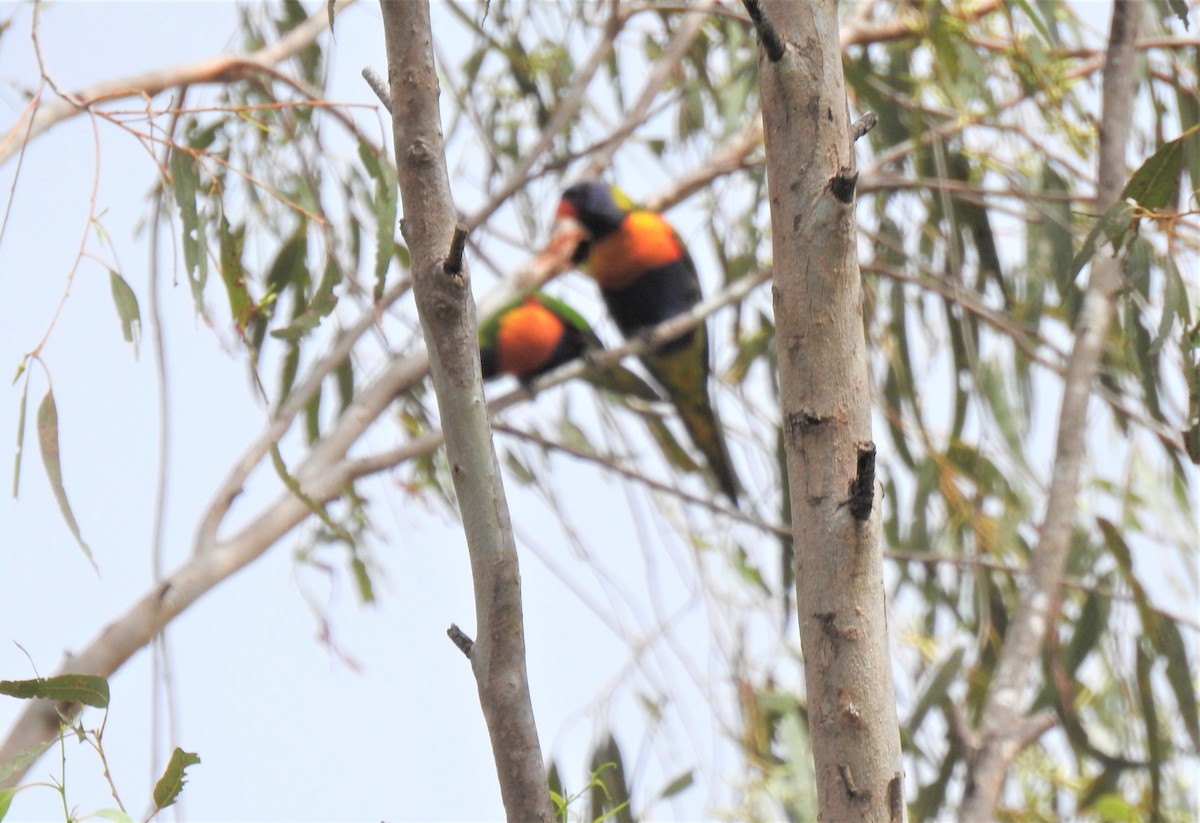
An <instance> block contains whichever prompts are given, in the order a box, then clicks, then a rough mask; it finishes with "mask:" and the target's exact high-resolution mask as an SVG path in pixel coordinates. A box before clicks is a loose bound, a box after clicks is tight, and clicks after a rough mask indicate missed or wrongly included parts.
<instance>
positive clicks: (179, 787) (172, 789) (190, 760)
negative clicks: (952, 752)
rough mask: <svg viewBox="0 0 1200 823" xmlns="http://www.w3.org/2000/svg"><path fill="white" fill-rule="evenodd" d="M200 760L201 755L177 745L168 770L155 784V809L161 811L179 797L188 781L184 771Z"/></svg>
mask: <svg viewBox="0 0 1200 823" xmlns="http://www.w3.org/2000/svg"><path fill="white" fill-rule="evenodd" d="M199 762H200V757H199V755H196V754H193V753H192V752H185V751H184V750H183V749H181V748H179V747H178V746H176V747H175V751H174V752H172V753H171V762H170V763H168V764H167V768H166V771H164V772H163V776H162V777H160V778H159V779H158V782H157V783H155V784H154V795H153V796H154V808H155V811H161V810H162V809H165V808H167V807H168V806H170V805H171V804H172V803H174V802H175V801H176V800H178V799H179V793H180V792H181V791H183V785H184V783H186V782H187V781H185V780H184V772H186V771H187V767H188V766H195V765H197V764H198V763H199Z"/></svg>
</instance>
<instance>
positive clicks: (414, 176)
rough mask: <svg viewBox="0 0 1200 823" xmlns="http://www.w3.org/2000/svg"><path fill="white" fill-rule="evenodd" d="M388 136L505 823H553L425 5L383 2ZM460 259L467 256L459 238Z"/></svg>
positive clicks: (474, 658) (518, 587) (423, 1)
mask: <svg viewBox="0 0 1200 823" xmlns="http://www.w3.org/2000/svg"><path fill="white" fill-rule="evenodd" d="M380 5H381V8H382V10H383V23H384V37H385V40H386V43H387V61H388V86H389V89H390V92H391V99H392V132H393V135H394V139H395V150H396V169H397V175H398V178H399V183H400V195H401V201H402V203H403V206H404V218H403V220H402V221H401V226H402V230H403V233H404V237H405V240H406V241H407V243H408V246H409V249H410V251H411V253H412V271H413V296H414V298H415V300H416V305H417V314H418V316H419V317H420V319H421V327H422V331H423V333H424V336H425V345H426V348H427V349H428V351H429V368H430V373H431V376H432V379H433V388H434V392H435V394H436V395H437V401H438V411H439V414H440V416H441V420H442V429H443V431H444V432H445V436H446V455H447V458H448V460H449V463H450V473H451V477H452V479H453V482H454V490H455V493H456V495H457V497H458V508H459V513H460V516H461V517H462V523H463V531H464V532H465V534H466V539H467V548H468V551H469V552H470V557H471V575H472V579H473V582H474V587H475V616H476V621H477V632H478V637H477V638H476V640H475V643H474V645H473V647H472V649H471V652H470V658H471V667H472V669H473V671H474V673H475V679H476V683H477V686H478V688H479V700H480V703H481V705H482V707H483V715H484V718H485V720H486V721H487V727H488V733H489V735H490V736H491V743H492V752H493V756H494V758H495V762H496V772H497V775H498V777H499V780H500V793H501V796H502V797H503V799H504V808H505V813H506V814H507V816H508V819H509V820H510V821H544V823H551V821H552V820H553V819H554V809H553V806H552V805H551V803H550V792H549V787H548V784H547V782H546V773H545V768H544V766H543V764H542V754H541V747H540V746H539V745H538V737H537V727H536V725H535V723H534V717H533V704H532V701H531V699H530V695H529V681H528V676H527V672H526V667H525V630H524V624H523V617H522V612H521V577H520V571H519V569H518V566H517V551H516V544H515V541H514V539H513V533H512V523H511V521H510V519H509V513H508V505H507V502H506V501H505V498H504V487H503V485H502V483H501V479H500V467H499V464H498V462H497V460H496V452H495V449H494V448H493V445H492V433H491V428H490V427H489V424H488V417H487V407H486V405H485V403H484V398H483V383H482V379H481V377H480V367H479V355H478V348H477V347H478V343H477V342H476V321H475V303H474V301H473V300H472V297H471V288H470V280H469V277H468V273H467V269H466V267H465V265H464V264H463V261H462V260H461V259H458V260H457V261H455V260H454V259H453V258H454V257H455V256H456V255H455V254H453V253H451V251H450V249H451V240H452V237H454V236H455V234H456V233H455V226H456V223H457V216H456V212H455V209H454V203H453V201H452V199H451V196H450V179H449V175H448V173H447V170H446V154H445V146H444V142H443V137H442V127H441V116H440V113H439V110H438V95H439V91H440V89H439V85H438V79H437V71H436V68H435V66H434V60H433V37H432V28H431V24H430V18H429V4H428V1H427V0H409V1H408V2H403V3H399V2H388V0H382V2H381V4H380ZM458 241H459V246H458V253H457V256H458V257H459V258H461V241H462V238H461V237H459V238H458Z"/></svg>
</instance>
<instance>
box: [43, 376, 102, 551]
mask: <svg viewBox="0 0 1200 823" xmlns="http://www.w3.org/2000/svg"><path fill="white" fill-rule="evenodd" d="M37 428H38V446H39V447H40V448H41V452H42V465H44V466H45V467H46V476H47V477H48V478H49V479H50V487H51V488H52V489H53V490H54V497H55V499H56V500H58V508H59V509H60V510H61V511H62V515H63V519H64V520H66V521H67V527H68V528H69V529H70V530H71V534H73V535H74V536H75V541H76V542H77V543H78V544H79V547H80V548H81V549H83V553H84V555H85V556H86V557H87V559H88V562H90V563H91V564H92V566H93V567H95V565H96V561H95V559H94V558H93V557H92V550H91V548H90V547H89V546H88V544H87V543H86V542H85V541H84V539H83V535H82V534H81V533H80V531H79V524H78V523H77V522H76V521H75V515H74V513H73V512H72V511H71V503H70V501H68V500H67V489H66V486H64V485H63V474H62V457H61V454H60V452H59V448H58V407H57V406H56V405H55V403H54V392H53V390H47V391H46V396H45V397H43V398H42V402H41V403H40V404H39V405H38V416H37Z"/></svg>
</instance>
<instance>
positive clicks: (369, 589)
mask: <svg viewBox="0 0 1200 823" xmlns="http://www.w3.org/2000/svg"><path fill="white" fill-rule="evenodd" d="M350 570H351V572H352V573H353V574H354V584H355V586H356V587H357V589H358V597H359V600H360V601H361V602H363V603H374V602H375V587H374V586H373V585H372V583H371V573H370V570H369V569H368V568H367V564H366V563H364V562H363V560H362V558H361V557H359V556H358V555H357V554H355V555H354V556H353V557H352V558H350Z"/></svg>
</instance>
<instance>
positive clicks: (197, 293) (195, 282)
mask: <svg viewBox="0 0 1200 823" xmlns="http://www.w3.org/2000/svg"><path fill="white" fill-rule="evenodd" d="M171 179H172V181H173V183H174V185H173V186H172V189H173V191H174V193H175V205H176V206H178V207H179V221H180V223H182V224H183V234H182V243H183V264H184V270H185V271H186V272H187V277H188V282H189V283H190V284H191V287H192V299H193V300H194V301H195V303H196V311H197V312H198V313H199V314H200V315H201V316H203V315H204V313H205V312H204V284H205V283H206V282H207V280H208V256H207V254H206V253H205V242H204V227H203V226H202V225H201V224H200V212H199V210H198V209H197V208H196V190H197V188H199V182H200V166H199V164H198V163H197V162H196V158H194V157H192V155H190V154H188V153H187V152H185V151H180V150H179V149H175V150H173V151H172V152H171Z"/></svg>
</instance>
